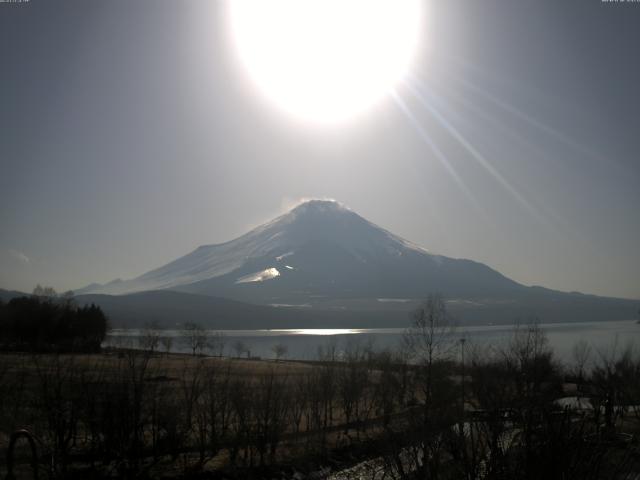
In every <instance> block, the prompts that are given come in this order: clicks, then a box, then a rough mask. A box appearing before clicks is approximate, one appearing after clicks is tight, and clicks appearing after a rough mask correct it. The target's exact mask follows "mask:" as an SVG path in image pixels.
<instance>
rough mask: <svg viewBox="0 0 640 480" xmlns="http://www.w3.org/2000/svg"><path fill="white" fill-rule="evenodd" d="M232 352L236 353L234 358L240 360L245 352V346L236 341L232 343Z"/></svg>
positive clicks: (240, 341)
mask: <svg viewBox="0 0 640 480" xmlns="http://www.w3.org/2000/svg"><path fill="white" fill-rule="evenodd" d="M233 350H234V351H235V352H236V357H237V358H240V357H241V356H242V354H243V353H245V352H247V351H248V349H247V345H246V344H245V343H244V342H243V341H242V340H237V341H235V342H234V343H233Z"/></svg>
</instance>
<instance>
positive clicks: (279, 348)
mask: <svg viewBox="0 0 640 480" xmlns="http://www.w3.org/2000/svg"><path fill="white" fill-rule="evenodd" d="M271 351H272V352H273V354H274V355H275V356H276V361H279V360H280V359H281V358H284V357H285V356H286V355H287V353H288V352H289V347H287V346H286V345H285V344H283V343H278V344H276V345H274V346H273V347H271Z"/></svg>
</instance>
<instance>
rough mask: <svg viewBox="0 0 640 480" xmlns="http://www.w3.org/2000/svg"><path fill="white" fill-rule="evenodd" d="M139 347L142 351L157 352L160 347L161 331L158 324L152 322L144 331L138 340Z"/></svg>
mask: <svg viewBox="0 0 640 480" xmlns="http://www.w3.org/2000/svg"><path fill="white" fill-rule="evenodd" d="M138 345H139V347H140V348H141V349H142V350H146V351H148V352H150V353H153V352H155V351H156V350H157V349H158V346H159V345H160V330H159V327H158V323H157V322H150V323H147V324H146V325H145V327H144V328H143V329H142V332H141V334H140V337H139V338H138Z"/></svg>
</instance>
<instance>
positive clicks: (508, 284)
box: [85, 200, 524, 304]
mask: <svg viewBox="0 0 640 480" xmlns="http://www.w3.org/2000/svg"><path fill="white" fill-rule="evenodd" d="M519 288H524V287H522V286H521V285H519V284H517V283H515V282H513V281H511V280H509V279H507V278H506V277H504V276H502V275H501V274H499V273H498V272H496V271H494V270H492V269H490V268H489V267H487V266H485V265H482V264H480V263H476V262H472V261H469V260H459V259H452V258H447V257H444V256H440V255H433V254H430V253H429V252H428V251H427V250H425V249H423V248H420V247H418V246H416V245H414V244H412V243H411V242H408V241H406V240H404V239H402V238H400V237H398V236H396V235H394V234H392V233H391V232H389V231H387V230H385V229H383V228H380V227H378V226H377V225H374V224H373V223H371V222H369V221H367V220H366V219H364V218H363V217H361V216H360V215H358V214H357V213H355V212H354V211H352V210H350V209H349V208H347V207H346V206H344V205H342V204H340V203H338V202H335V201H328V200H310V201H307V202H304V203H302V204H300V205H298V206H296V207H295V208H293V209H292V210H290V211H289V212H287V213H285V214H284V215H282V216H280V217H278V218H276V219H274V220H272V221H270V222H268V223H266V224H264V225H261V226H259V227H257V228H255V229H253V230H251V231H249V232H248V233H246V234H244V235H242V236H241V237H238V238H236V239H235V240H231V241H229V242H226V243H222V244H217V245H205V246H201V247H199V248H197V249H196V250H194V251H193V252H191V253H189V254H187V255H185V256H183V257H181V258H179V259H177V260H174V261H172V262H170V263H168V264H166V265H164V266H162V267H160V268H157V269H154V270H151V271H149V272H147V273H145V274H143V275H141V276H139V277H137V278H135V279H133V280H128V281H123V282H117V283H114V284H110V285H105V286H101V287H98V288H95V289H93V290H91V292H92V293H110V294H122V293H130V292H137V291H145V290H160V289H172V290H180V291H186V292H192V293H200V294H207V295H217V296H227V297H230V298H237V299H242V300H245V301H252V302H256V303H278V304H282V303H286V304H288V303H293V304H301V303H305V304H306V303H309V302H311V303H313V302H319V301H323V300H325V301H326V300H333V299H336V298H342V299H344V298H369V299H376V298H410V297H421V296H424V295H425V294H426V293H428V292H432V291H439V292H443V293H446V294H453V295H461V294H473V295H483V294H496V293H505V292H508V291H509V292H510V291H513V290H517V289H519ZM85 292H87V291H86V290H85Z"/></svg>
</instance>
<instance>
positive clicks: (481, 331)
mask: <svg viewBox="0 0 640 480" xmlns="http://www.w3.org/2000/svg"><path fill="white" fill-rule="evenodd" d="M540 327H541V328H542V329H543V330H544V331H545V333H546V334H547V338H548V339H549V344H550V345H551V346H552V347H553V348H554V350H555V352H556V354H557V356H558V358H560V359H562V360H565V361H570V360H571V350H572V348H573V345H575V343H576V342H578V341H581V340H582V341H585V342H587V343H588V344H590V345H591V346H592V348H593V350H594V352H598V351H600V352H606V351H610V350H611V349H613V348H618V349H621V348H624V347H626V346H627V345H628V344H630V343H633V344H635V346H636V348H640V324H638V323H636V321H635V320H628V321H615V322H585V323H552V324H540ZM514 328H515V327H514V326H513V325H485V326H474V327H469V326H466V327H459V328H457V329H455V330H454V331H453V332H452V333H451V337H452V340H457V339H460V338H463V337H464V338H465V339H466V340H467V344H466V345H468V346H471V345H482V346H487V345H492V346H500V345H504V344H505V342H507V341H508V340H509V339H510V338H511V336H512V335H513V332H514ZM209 332H210V333H212V334H213V333H215V332H214V331H209ZM216 332H220V333H222V334H223V335H224V339H225V352H224V353H225V355H233V354H234V353H233V345H234V344H235V343H237V342H239V341H240V342H243V343H244V344H245V345H246V346H247V348H248V350H249V351H250V355H251V356H255V357H261V358H273V357H274V353H273V352H272V348H273V346H274V345H277V344H281V345H285V346H286V347H287V350H288V353H287V358H289V359H299V360H315V359H317V358H318V349H319V348H320V347H324V348H326V347H327V346H330V345H333V346H335V347H336V349H337V351H338V352H341V351H344V349H345V348H347V347H348V346H349V344H354V343H355V344H360V345H362V346H365V345H372V346H373V347H374V348H375V349H379V350H382V349H385V348H388V349H393V348H396V347H398V346H400V345H402V340H403V336H404V333H405V329H401V328H371V329H286V330H218V331H216ZM142 334H143V331H142V330H139V329H113V330H111V331H110V332H109V335H108V337H107V339H106V341H105V346H122V347H132V348H137V347H138V345H139V339H140V337H141V335H142ZM160 334H161V335H162V336H171V337H173V345H172V349H171V351H172V352H183V353H190V349H189V347H188V345H187V338H186V337H185V335H184V332H183V331H181V330H163V331H161V333H160ZM160 348H162V347H160ZM466 348H468V347H466ZM205 353H206V351H205Z"/></svg>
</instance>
